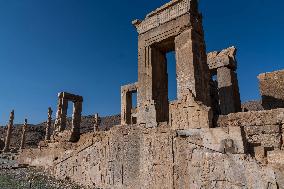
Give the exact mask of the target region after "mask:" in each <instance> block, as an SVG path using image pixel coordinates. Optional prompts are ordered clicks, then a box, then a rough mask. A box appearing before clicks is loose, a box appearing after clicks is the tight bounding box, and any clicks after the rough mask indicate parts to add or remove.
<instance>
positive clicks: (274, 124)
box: [218, 109, 284, 152]
mask: <svg viewBox="0 0 284 189" xmlns="http://www.w3.org/2000/svg"><path fill="white" fill-rule="evenodd" d="M283 123H284V109H275V110H267V111H251V112H240V113H234V114H229V115H227V116H220V117H219V120H218V126H220V127H241V128H243V131H244V134H245V138H246V141H247V147H248V150H251V152H254V151H253V150H254V148H255V147H258V146H262V147H264V148H267V150H273V149H280V148H281V147H282V145H283V136H282V133H283Z"/></svg>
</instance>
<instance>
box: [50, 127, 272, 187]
mask: <svg viewBox="0 0 284 189" xmlns="http://www.w3.org/2000/svg"><path fill="white" fill-rule="evenodd" d="M213 130H214V129H210V131H209V130H207V131H204V132H205V133H207V136H206V137H204V136H203V135H202V134H200V133H199V132H195V131H197V130H188V131H190V132H193V133H194V134H190V135H183V134H178V133H177V131H173V130H170V129H169V128H168V127H167V126H165V127H161V128H155V129H154V128H152V129H145V128H141V127H139V126H132V127H116V128H112V129H111V131H108V132H101V133H99V134H96V135H94V136H93V137H90V135H83V137H85V138H89V139H88V140H85V142H84V143H81V145H80V146H79V147H78V148H77V149H76V150H75V151H73V152H72V153H70V152H67V153H66V154H65V155H63V156H62V158H60V159H58V160H57V161H55V162H54V163H55V166H54V168H53V174H54V175H55V176H56V177H57V178H59V179H66V178H69V179H71V180H73V181H75V182H77V183H79V184H82V185H86V186H92V187H94V188H123V189H125V188H131V189H135V188H143V189H144V188H161V189H167V188H243V187H245V188H258V189H262V188H263V189H264V188H265V189H266V188H267V186H268V185H270V186H271V188H276V186H277V183H276V182H277V179H276V175H275V173H274V171H273V169H272V168H269V167H263V166H261V165H259V164H258V163H257V162H256V160H254V159H252V158H250V156H247V155H244V154H242V153H240V154H238V153H237V154H231V155H228V154H223V153H221V152H219V151H218V150H214V149H211V148H210V146H208V145H205V142H204V141H205V140H204V138H206V139H208V138H211V139H212V140H214V138H218V137H217V136H215V137H214V131H213ZM211 131H213V132H211ZM216 133H220V132H219V131H217V130H216ZM209 135H211V136H209ZM208 136H209V137H208ZM248 178H249V179H248Z"/></svg>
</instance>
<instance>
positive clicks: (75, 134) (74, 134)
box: [69, 101, 82, 142]
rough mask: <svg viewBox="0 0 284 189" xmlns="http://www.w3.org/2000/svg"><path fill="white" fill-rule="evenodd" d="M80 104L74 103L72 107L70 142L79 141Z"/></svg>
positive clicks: (79, 102)
mask: <svg viewBox="0 0 284 189" xmlns="http://www.w3.org/2000/svg"><path fill="white" fill-rule="evenodd" d="M81 113H82V102H81V101H76V102H74V105H73V115H72V129H71V137H70V140H69V141H70V142H78V140H79V139H80V124H81Z"/></svg>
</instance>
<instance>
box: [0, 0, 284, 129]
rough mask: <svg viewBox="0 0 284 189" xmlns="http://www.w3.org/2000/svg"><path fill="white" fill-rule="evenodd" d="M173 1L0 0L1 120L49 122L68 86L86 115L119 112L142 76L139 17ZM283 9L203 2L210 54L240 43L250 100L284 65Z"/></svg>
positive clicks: (258, 3)
mask: <svg viewBox="0 0 284 189" xmlns="http://www.w3.org/2000/svg"><path fill="white" fill-rule="evenodd" d="M166 2H167V0H119V1H118V0H109V1H97V0H0V71H1V74H0V90H1V93H0V124H2V125H3V124H6V123H7V121H8V118H9V112H10V111H11V109H15V121H16V122H23V120H24V118H25V117H27V118H28V119H29V121H30V122H32V123H38V122H41V121H44V120H45V119H46V117H47V108H48V106H52V108H53V109H54V111H55V109H56V103H57V93H58V92H60V91H69V92H71V93H75V94H80V95H82V96H83V97H84V106H83V109H84V110H83V114H84V115H88V114H93V113H95V112H99V113H100V114H101V115H110V114H116V113H119V112H120V86H121V85H123V84H126V83H130V82H135V81H136V80H137V33H136V31H135V29H134V28H133V27H132V25H131V21H132V20H133V19H135V18H144V16H145V15H146V14H147V13H148V12H150V11H151V10H153V9H155V8H157V7H159V6H160V5H162V4H164V3H166ZM283 8H284V1H283V0H273V1H271V0H249V1H248V0H238V1H232V0H229V1H228V0H216V1H213V0H201V3H200V10H201V11H202V13H203V16H204V29H205V35H206V36H205V37H206V42H207V51H212V50H220V49H223V48H226V47H228V46H232V45H235V46H236V47H237V48H238V63H239V69H238V74H239V83H240V91H241V97H242V100H243V101H247V100H251V99H258V98H259V94H258V93H259V92H258V81H257V78H256V77H257V75H258V74H259V73H262V72H268V71H273V70H277V69H281V68H282V69H283V68H284V60H283V55H284V47H283V44H284V21H283V20H284V11H283ZM170 74H174V73H170ZM171 83H173V82H171ZM170 88H172V87H170ZM69 111H70V110H69ZM54 114H55V113H54ZM69 114H70V113H69ZM54 116H55V115H54Z"/></svg>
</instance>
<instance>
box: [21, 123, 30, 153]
mask: <svg viewBox="0 0 284 189" xmlns="http://www.w3.org/2000/svg"><path fill="white" fill-rule="evenodd" d="M27 129H28V120H27V119H25V123H24V125H23V129H22V139H21V146H20V150H22V149H24V148H25V143H26V132H27Z"/></svg>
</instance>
